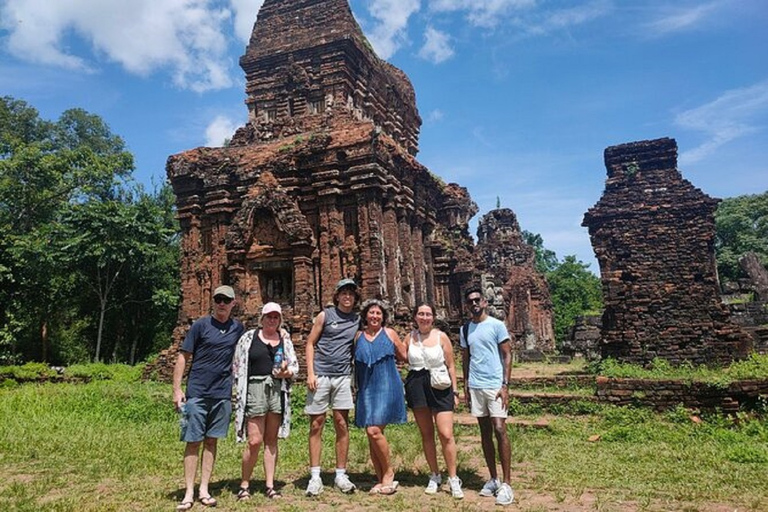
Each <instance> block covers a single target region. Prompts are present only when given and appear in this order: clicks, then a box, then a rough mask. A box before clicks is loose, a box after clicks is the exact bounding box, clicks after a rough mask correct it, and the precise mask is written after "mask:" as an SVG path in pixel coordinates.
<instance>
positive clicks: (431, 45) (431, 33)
mask: <svg viewBox="0 0 768 512" xmlns="http://www.w3.org/2000/svg"><path fill="white" fill-rule="evenodd" d="M424 39H425V40H426V41H425V42H424V46H422V48H421V50H419V57H421V58H422V59H424V60H428V61H430V62H433V63H434V64H439V63H441V62H443V61H446V60H448V59H450V58H451V57H453V48H451V38H450V36H449V35H448V34H446V33H445V32H440V31H439V30H437V29H435V28H433V27H427V30H426V31H425V32H424Z"/></svg>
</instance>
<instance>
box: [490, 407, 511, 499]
mask: <svg viewBox="0 0 768 512" xmlns="http://www.w3.org/2000/svg"><path fill="white" fill-rule="evenodd" d="M491 420H492V422H493V433H494V435H495V437H496V444H497V445H498V447H499V460H500V462H501V475H502V481H503V482H505V483H507V484H509V482H510V478H511V474H510V467H511V461H512V447H511V445H510V442H509V435H508V434H507V426H506V421H505V420H506V418H491ZM494 465H495V463H494Z"/></svg>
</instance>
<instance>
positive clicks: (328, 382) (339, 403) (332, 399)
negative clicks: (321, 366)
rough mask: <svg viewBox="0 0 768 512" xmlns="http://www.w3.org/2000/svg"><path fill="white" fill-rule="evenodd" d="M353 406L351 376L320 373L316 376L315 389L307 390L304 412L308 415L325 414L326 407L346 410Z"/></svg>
mask: <svg viewBox="0 0 768 512" xmlns="http://www.w3.org/2000/svg"><path fill="white" fill-rule="evenodd" d="M353 408H354V400H353V399H352V377H350V376H349V375H344V376H341V377H327V376H325V375H321V376H320V377H318V378H317V389H316V390H315V391H314V392H312V391H309V390H307V406H306V407H304V412H305V413H306V414H309V415H310V416H315V415H318V414H325V413H326V412H328V409H332V410H337V409H338V410H347V411H348V410H350V409H353Z"/></svg>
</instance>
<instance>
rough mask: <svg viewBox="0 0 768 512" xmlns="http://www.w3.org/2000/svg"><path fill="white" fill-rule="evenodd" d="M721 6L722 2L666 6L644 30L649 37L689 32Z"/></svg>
mask: <svg viewBox="0 0 768 512" xmlns="http://www.w3.org/2000/svg"><path fill="white" fill-rule="evenodd" d="M721 4H722V2H710V3H707V4H702V5H696V6H693V7H678V6H675V5H672V6H669V5H668V6H665V8H664V12H663V14H662V15H661V16H660V17H659V18H658V19H656V20H654V21H652V22H650V23H647V24H646V25H645V29H646V31H647V33H648V34H649V35H653V36H664V35H667V34H670V33H673V32H680V31H682V30H689V29H692V28H695V27H697V26H699V25H700V24H701V23H702V22H703V21H705V20H707V19H708V18H709V17H710V16H711V15H712V14H713V13H714V12H715V11H716V10H717V8H718V7H720V5H721Z"/></svg>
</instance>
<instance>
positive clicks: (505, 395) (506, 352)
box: [496, 338, 512, 409]
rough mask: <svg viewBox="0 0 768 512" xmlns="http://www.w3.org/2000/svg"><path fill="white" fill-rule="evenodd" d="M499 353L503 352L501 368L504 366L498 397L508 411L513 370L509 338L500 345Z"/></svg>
mask: <svg viewBox="0 0 768 512" xmlns="http://www.w3.org/2000/svg"><path fill="white" fill-rule="evenodd" d="M499 352H501V366H502V368H503V369H502V372H503V373H502V377H501V380H502V383H501V389H500V390H499V394H498V395H496V396H497V397H500V398H501V405H502V406H503V407H504V409H506V408H507V407H508V406H509V389H508V388H507V384H508V383H509V375H510V370H511V368H512V343H510V341H509V338H507V339H506V340H504V341H502V342H501V344H500V345H499Z"/></svg>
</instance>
